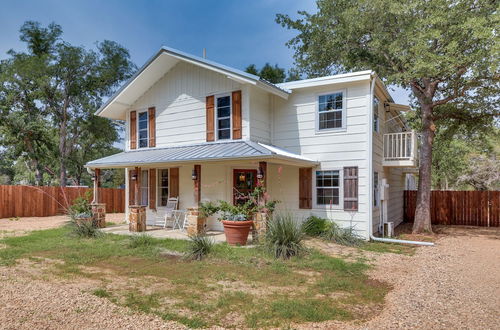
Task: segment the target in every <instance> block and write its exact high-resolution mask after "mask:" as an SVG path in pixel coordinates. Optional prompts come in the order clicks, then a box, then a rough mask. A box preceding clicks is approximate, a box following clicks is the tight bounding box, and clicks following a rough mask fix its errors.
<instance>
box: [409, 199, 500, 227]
mask: <svg viewBox="0 0 500 330" xmlns="http://www.w3.org/2000/svg"><path fill="white" fill-rule="evenodd" d="M416 204H417V192H416V191H414V190H406V191H405V192H404V218H405V221H408V222H413V220H414V219H415V208H416ZM431 219H432V223H433V224H436V225H463V226H484V227H500V191H441V190H433V191H432V193H431Z"/></svg>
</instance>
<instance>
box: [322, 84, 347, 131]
mask: <svg viewBox="0 0 500 330" xmlns="http://www.w3.org/2000/svg"><path fill="white" fill-rule="evenodd" d="M337 93H342V109H341V110H339V109H335V110H331V111H342V126H341V127H335V128H324V129H320V128H319V114H320V112H319V98H320V96H325V95H331V94H337ZM314 96H315V98H316V100H315V108H316V109H315V114H314V115H315V132H316V134H325V133H337V132H345V131H347V89H345V88H344V89H338V90H335V91H329V92H325V93H316V94H314Z"/></svg>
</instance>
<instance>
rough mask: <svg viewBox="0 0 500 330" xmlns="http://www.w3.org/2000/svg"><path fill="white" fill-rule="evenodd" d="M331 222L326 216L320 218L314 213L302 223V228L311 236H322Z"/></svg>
mask: <svg viewBox="0 0 500 330" xmlns="http://www.w3.org/2000/svg"><path fill="white" fill-rule="evenodd" d="M329 222H330V221H328V220H327V219H325V218H320V217H317V216H314V215H311V216H310V217H309V218H307V219H306V221H305V222H304V223H303V224H302V230H303V231H304V233H306V234H307V235H309V236H320V235H321V234H323V233H324V232H325V231H326V230H328V227H329Z"/></svg>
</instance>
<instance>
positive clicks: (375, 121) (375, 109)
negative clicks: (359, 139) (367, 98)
mask: <svg viewBox="0 0 500 330" xmlns="http://www.w3.org/2000/svg"><path fill="white" fill-rule="evenodd" d="M378 104H379V100H378V98H377V97H375V96H374V97H373V105H372V106H373V131H374V132H379V131H380V122H379V118H378Z"/></svg>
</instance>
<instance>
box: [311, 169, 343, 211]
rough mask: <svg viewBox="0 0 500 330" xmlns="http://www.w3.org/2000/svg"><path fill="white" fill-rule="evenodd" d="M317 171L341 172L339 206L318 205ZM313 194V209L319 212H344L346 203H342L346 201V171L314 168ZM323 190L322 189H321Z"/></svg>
mask: <svg viewBox="0 0 500 330" xmlns="http://www.w3.org/2000/svg"><path fill="white" fill-rule="evenodd" d="M317 171H338V172H339V203H338V204H332V205H331V206H330V204H325V205H323V204H318V203H317V195H318V193H317V191H318V190H317V189H318V187H317V186H316V172H317ZM312 179H313V192H312V198H313V204H312V206H313V209H317V210H326V211H328V210H339V211H342V210H343V209H344V203H343V202H342V201H343V200H344V171H343V169H342V168H340V167H329V168H313V175H312ZM320 188H321V187H320Z"/></svg>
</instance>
